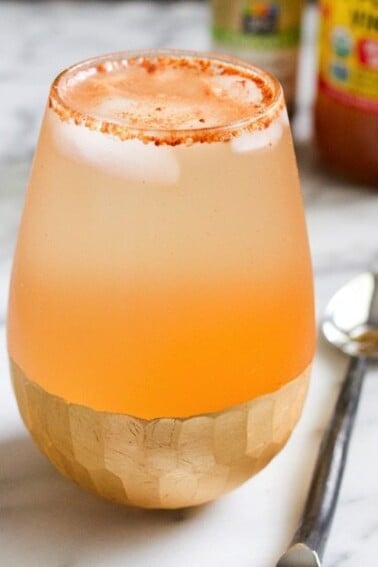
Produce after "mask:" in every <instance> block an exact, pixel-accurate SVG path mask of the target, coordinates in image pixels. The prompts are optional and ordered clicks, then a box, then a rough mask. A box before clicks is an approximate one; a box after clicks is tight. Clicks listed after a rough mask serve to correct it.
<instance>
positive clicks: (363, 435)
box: [0, 0, 378, 567]
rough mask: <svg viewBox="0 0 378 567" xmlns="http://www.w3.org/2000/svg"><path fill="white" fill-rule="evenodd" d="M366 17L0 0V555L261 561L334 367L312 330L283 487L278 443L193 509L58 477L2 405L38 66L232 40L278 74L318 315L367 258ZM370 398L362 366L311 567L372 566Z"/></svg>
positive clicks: (316, 430) (371, 240)
mask: <svg viewBox="0 0 378 567" xmlns="http://www.w3.org/2000/svg"><path fill="white" fill-rule="evenodd" d="M341 4H342V5H343V6H342V7H341V8H340V10H339V9H338V8H337V9H336V6H339V5H341ZM346 4H348V6H349V7H350V8H351V10H350V11H349V12H346V11H345V5H346ZM277 6H278V8H277ZM333 8H334V9H335V12H332V11H331V9H333ZM352 8H353V9H352ZM377 22H378V8H377V3H376V2H374V1H370V0H363V1H360V2H356V1H354V0H350V2H348V3H346V2H344V1H343V0H342V1H341V2H340V0H333V1H332V2H331V1H328V2H327V1H322V2H321V6H320V7H319V5H318V4H317V3H316V2H300V1H296V0H288V1H287V2H283V1H281V2H253V1H250V2H238V1H232V0H227V1H221V0H218V1H217V0H215V1H214V2H212V3H209V2H206V1H195V2H194V1H185V0H181V1H176V2H174V1H170V2H169V1H167V2H145V1H133V2H129V1H104V0H103V1H96V2H91V1H80V0H79V1H73V0H71V1H68V0H60V1H49V2H47V1H36V2H33V1H29V2H26V1H24V2H20V1H17V0H15V1H0V109H1V110H0V112H1V119H0V333H1V334H0V374H1V377H2V384H1V394H0V399H1V400H2V403H1V405H2V413H3V416H2V418H1V430H0V434H1V439H0V459H1V462H2V463H3V466H2V469H1V471H0V482H1V505H2V506H3V508H4V510H6V511H7V514H5V515H2V518H1V520H0V521H1V523H2V530H0V541H1V545H0V564H1V565H7V567H8V566H9V567H11V566H17V567H18V566H28V567H29V566H33V565H43V566H45V565H46V566H53V567H55V566H56V567H58V566H60V567H63V565H64V566H67V567H68V566H70V565H78V566H79V565H80V566H84V565H86V566H89V565H90V566H93V565H96V566H98V565H112V566H113V565H131V566H138V567H147V566H155V565H159V566H160V565H162V566H164V567H165V566H168V567H169V566H170V565H172V566H173V565H180V566H182V565H184V566H189V565H191V566H192V565H194V566H197V565H198V566H202V565H203V566H204V565H212V564H214V565H215V564H216V565H220V566H222V565H224V566H225V565H229V563H230V561H231V560H233V561H234V563H235V564H236V565H238V566H240V567H242V566H244V565H245V566H247V565H249V564H251V565H254V566H255V567H267V566H268V565H271V564H272V557H274V556H277V555H279V552H280V551H282V549H283V548H284V547H285V545H286V544H287V543H288V541H289V540H290V537H291V534H292V532H293V530H294V527H295V524H296V522H297V520H298V518H299V515H300V511H301V507H302V505H303V501H304V498H305V494H306V490H307V486H308V481H309V478H310V473H311V470H312V466H313V462H314V459H315V455H316V451H317V448H318V443H319V439H320V435H321V433H322V430H323V427H324V424H325V422H326V420H327V418H328V416H329V413H330V411H331V409H332V407H333V403H334V399H335V396H336V393H337V388H338V383H339V379H340V378H341V377H342V374H343V370H344V368H345V364H346V361H345V359H344V358H343V357H342V355H339V354H337V353H334V352H333V351H330V349H329V348H328V347H327V346H326V345H324V343H323V342H322V341H321V340H320V341H319V347H318V355H317V360H316V363H315V369H314V379H313V381H312V386H311V391H310V396H309V399H308V402H307V407H306V411H305V415H304V418H303V420H302V421H301V424H300V427H299V428H298V433H296V435H295V436H294V437H295V439H294V440H293V441H290V443H289V446H288V449H287V451H288V452H290V451H292V452H293V451H294V452H293V453H292V454H293V455H294V454H295V455H297V454H301V455H303V456H304V458H303V459H301V462H298V459H295V460H293V462H292V465H288V467H287V469H286V473H285V474H286V475H287V477H286V481H287V483H291V484H290V486H291V487H293V490H288V491H287V493H285V495H282V491H281V492H280V491H279V487H277V486H275V484H274V478H276V477H275V476H274V474H275V473H274V471H275V470H276V471H277V467H279V466H282V458H281V455H280V456H279V457H278V458H277V459H276V460H275V461H274V463H273V464H272V465H271V467H269V468H268V470H267V471H264V472H263V473H262V474H261V475H259V477H258V480H257V481H256V482H255V483H254V485H253V486H252V485H251V487H250V488H249V492H248V496H246V493H245V492H244V493H243V490H244V489H241V491H237V492H236V493H235V494H236V495H234V496H233V497H232V498H231V497H227V498H225V499H224V500H222V502H221V503H216V504H215V505H214V506H212V507H211V508H210V509H208V510H207V511H206V512H204V513H203V514H202V516H201V515H198V514H197V513H192V512H188V513H185V514H184V513H183V514H176V515H175V516H170V517H168V516H166V515H161V514H152V515H151V514H150V515H146V514H145V513H143V512H137V511H129V512H128V513H127V514H126V515H125V513H123V512H120V511H119V510H118V509H115V508H113V507H112V505H110V504H102V503H98V501H97V500H95V499H94V498H93V497H92V496H89V495H86V494H82V493H81V492H79V491H77V489H76V488H75V487H71V485H69V484H67V483H66V481H65V480H64V479H61V478H60V477H59V478H58V476H57V475H56V473H55V472H54V471H52V469H51V468H50V465H48V464H47V463H45V461H44V460H43V459H42V457H40V456H39V454H38V453H37V451H36V449H34V447H33V446H32V445H31V442H30V441H29V439H28V437H27V435H26V433H25V431H24V429H23V426H22V424H21V421H20V418H19V417H18V413H17V410H16V407H15V403H14V400H13V395H12V392H11V387H10V384H9V373H8V368H7V356H6V346H5V319H6V303H7V294H8V283H9V275H10V269H11V261H12V254H13V250H14V244H15V239H16V234H17V227H18V223H19V219H20V213H21V208H22V203H23V199H24V195H25V189H26V184H27V177H28V172H29V168H30V163H31V159H32V156H33V151H34V147H35V144H36V141H37V137H38V129H39V125H40V121H41V117H42V113H43V110H44V105H45V104H46V100H47V95H48V89H49V85H50V83H51V81H52V80H53V78H54V77H55V76H56V75H57V74H58V73H59V72H60V71H61V70H62V69H64V68H65V67H67V66H69V65H70V64H72V63H74V62H76V61H79V60H82V59H85V58H87V57H92V56H94V55H98V54H101V53H107V52H112V51H118V50H125V49H131V50H132V49H137V48H152V47H170V48H186V49H194V50H204V49H206V50H208V49H212V50H218V51H222V52H224V53H234V54H237V55H239V56H241V57H244V58H245V59H248V60H250V61H254V62H256V63H258V64H261V65H263V66H264V67H267V68H269V69H271V70H272V71H273V72H274V73H276V74H278V75H279V76H280V78H281V80H282V82H283V84H284V88H285V91H286V99H287V102H288V103H289V106H290V112H291V117H292V126H293V132H294V139H295V146H296V153H297V158H298V165H299V173H300V177H301V182H302V189H303V197H304V202H305V207H306V215H307V222H308V229H309V236H310V244H311V251H312V258H313V265H314V272H315V290H316V303H317V314H318V316H319V315H320V314H321V312H322V311H323V309H324V307H325V304H326V303H327V301H328V300H329V298H330V297H331V295H332V294H333V293H334V292H335V291H336V289H337V288H338V287H339V286H340V285H342V284H343V283H345V282H346V281H347V280H348V279H349V278H350V277H352V276H354V275H356V274H358V273H359V272H361V271H365V270H367V269H372V268H374V267H376V266H377V265H378V192H377V188H378V173H377V171H378V126H377V116H378V109H377V104H378V102H377V101H378V73H377V69H378V56H377V51H378V50H377V45H378V38H377ZM320 23H321V31H319V25H320ZM318 38H320V39H319V40H318ZM318 53H320V61H318V57H317V54H318ZM318 85H320V89H319V91H318ZM356 85H357V86H356ZM315 109H316V112H315ZM315 116H316V120H315ZM314 124H315V126H314ZM375 373H376V372H375ZM376 378H377V377H376ZM377 397H378V380H375V381H374V380H373V378H371V379H369V380H368V382H367V384H366V387H365V391H364V397H363V400H362V406H361V409H360V414H359V422H358V424H357V430H356V433H355V435H354V437H353V443H352V450H351V455H350V459H349V465H348V470H347V474H346V478H345V481H344V484H343V493H342V496H341V501H340V506H339V509H338V512H337V517H336V520H335V525H334V528H333V531H332V535H331V542H330V544H329V546H328V550H327V556H326V563H325V565H329V566H331V565H333V566H334V567H336V566H342V567H344V566H345V567H356V566H357V565H358V566H361V567H362V566H363V567H375V565H376V560H375V559H374V551H375V552H376V549H377V548H378V527H377V521H376V520H377V518H376V510H377V509H378V492H377V486H376V478H377V476H378V461H377V457H376V451H375V453H374V452H373V446H374V447H376V442H377V437H376V431H377V425H378V424H377V412H376V399H377ZM3 400H4V403H3ZM295 451H296V452H295ZM298 451H299V452H300V453H298ZM288 454H290V453H288ZM367 463H368V465H367ZM274 467H276V469H275V468H274ZM294 487H295V489H294ZM246 502H249V504H248V506H246ZM272 502H273V504H274V505H273V504H272ZM241 508H243V513H242V515H241V516H240V509H241ZM232 518H234V521H233V520H232ZM182 520H185V521H182ZM250 525H253V530H254V531H253V533H255V534H256V537H255V539H254V542H255V543H254V544H253V545H252V548H253V549H251V541H250V532H249V526H250ZM175 541H176V542H178V544H177V545H178V547H177V545H176V544H174V543H172V542H175ZM175 545H176V546H175ZM157 558H160V559H157ZM235 558H236V559H235ZM250 558H254V562H253V561H252V563H249V561H250Z"/></svg>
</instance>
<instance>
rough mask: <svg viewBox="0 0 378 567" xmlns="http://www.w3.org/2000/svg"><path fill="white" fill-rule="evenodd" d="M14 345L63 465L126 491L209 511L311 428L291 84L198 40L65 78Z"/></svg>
mask: <svg viewBox="0 0 378 567" xmlns="http://www.w3.org/2000/svg"><path fill="white" fill-rule="evenodd" d="M8 344H9V354H10V359H11V368H12V376H13V381H14V385H15V391H16V395H17V399H18V404H19V407H20V411H21V414H22V416H23V419H24V421H25V423H26V425H27V427H28V428H29V430H30V431H31V434H32V436H33V437H34V439H35V441H36V442H37V444H38V445H39V447H40V448H41V449H42V451H43V452H44V453H45V454H46V455H47V456H48V457H49V459H50V460H51V461H52V462H53V463H54V464H55V465H56V467H57V468H58V469H59V470H60V471H61V472H62V473H63V474H65V475H67V476H69V477H71V478H73V479H74V480H75V481H77V482H78V483H79V484H81V485H82V486H84V487H86V488H90V489H92V490H94V491H96V492H98V493H100V494H101V495H103V496H105V497H107V498H111V499H114V500H117V501H120V502H123V503H128V504H133V505H138V506H144V507H158V508H177V507H183V506H190V505H193V504H200V503H203V502H206V501H208V500H211V499H213V498H216V497H217V496H219V495H221V494H223V493H224V492H226V491H228V490H230V489H232V488H234V487H235V486H237V485H239V484H240V483H241V482H243V481H244V480H246V479H247V478H249V477H250V476H251V475H253V474H254V473H255V472H257V471H258V470H260V469H261V468H262V467H263V466H264V465H265V464H266V463H267V462H268V461H269V460H270V459H271V458H272V457H273V456H274V455H275V454H276V453H277V451H278V450H279V449H280V448H281V447H282V446H283V445H284V443H285V442H286V440H287V439H288V437H289V435H290V433H291V431H292V429H293V427H294V425H295V423H296V422H297V420H298V418H299V415H300V412H301V409H302V405H303V401H304V397H305V392H306V387H307V381H308V369H309V366H310V363H311V360H312V357H313V351H314V320H313V289H312V273H311V265H310V257H309V250H308V242H307V235H306V228H305V221H304V214H303V208H302V202H301V196H300V188H299V181H298V175H297V169H296V163H295V157H294V151H293V146H292V140H291V134H290V127H289V123H288V120H287V114H286V109H285V104H284V100H283V95H282V89H281V87H280V85H279V83H278V82H277V81H276V80H275V79H274V78H272V77H271V76H270V75H268V74H267V73H265V72H263V71H261V70H259V69H257V68H254V67H252V66H250V65H247V64H246V63H242V62H240V61H238V60H235V59H229V58H227V57H217V56H212V55H206V54H198V53H191V52H172V51H148V52H138V53H119V54H113V55H108V56H104V57H100V58H96V59H92V60H89V61H86V62H84V63H80V64H78V65H75V66H73V67H71V68H70V69H68V70H66V71H64V72H63V73H62V74H61V75H59V77H58V78H57V79H56V80H55V81H54V83H53V85H52V87H51V91H50V96H49V104H48V108H47V110H46V113H45V117H44V120H43V124H42V128H41V134H40V139H39V144H38V147H37V150H36V155H35V159H34V164H33V168H32V173H31V178H30V183H29V187H28V192H27V197H26V202H25V208H24V212H23V216H22V221H21V226H20V231H19V237H18V244H17V249H16V254H15V260H14V267H13V275H12V283H11V292H10V306H9V323H8Z"/></svg>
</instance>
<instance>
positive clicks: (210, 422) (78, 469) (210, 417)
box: [11, 362, 309, 508]
mask: <svg viewBox="0 0 378 567" xmlns="http://www.w3.org/2000/svg"><path fill="white" fill-rule="evenodd" d="M11 370H12V377H13V383H14V388H15V392H16V396H17V401H18V405H19V409H20V412H21V415H22V418H23V420H24V422H25V424H26V426H27V428H28V429H29V431H30V433H31V435H32V437H33V439H34V440H35V442H36V444H37V445H38V447H39V448H40V449H41V451H42V452H43V453H44V454H45V455H46V456H47V457H48V458H49V459H50V461H51V462H52V463H53V464H54V465H55V466H56V468H57V469H58V470H59V471H60V472H61V473H63V474H64V475H65V476H67V477H69V478H71V479H72V480H74V481H75V482H77V483H78V484H79V485H81V486H82V487H84V488H87V489H89V490H92V491H94V492H96V493H98V494H99V495H101V496H103V497H105V498H108V499H111V500H115V501H117V502H119V503H122V504H128V505H133V506H141V507H144V508H183V507H187V506H195V505H198V504H203V503H205V502H208V501H210V500H214V499H215V498H218V497H219V496H221V495H222V494H224V493H226V492H228V491H229V490H232V489H233V488H235V487H237V486H239V485H240V484H242V483H243V482H244V481H246V480H247V479H248V478H249V477H251V476H252V475H254V474H255V473H257V472H258V471H259V470H261V469H262V468H263V467H264V466H265V465H266V464H267V463H268V462H269V461H270V460H271V459H272V457H274V455H276V453H278V451H279V450H280V449H281V448H282V447H283V445H284V444H285V443H286V441H287V440H288V438H289V436H290V433H291V431H292V430H293V428H294V426H295V424H296V422H297V421H298V419H299V416H300V414H301V410H302V407H303V403H304V399H305V395H306V391H307V386H308V378H309V368H307V369H306V370H305V371H304V372H303V373H302V374H301V375H300V376H299V377H297V378H296V379H294V380H292V381H291V382H289V383H288V384H286V385H285V386H283V387H282V388H280V389H279V390H277V391H275V392H273V393H270V394H266V395H264V396H260V397H258V398H256V399H254V400H252V401H250V402H247V403H244V404H241V405H239V406H234V407H232V408H229V409H226V410H224V411H220V412H217V413H210V414H203V415H198V416H194V417H188V418H180V419H178V418H159V419H153V420H145V419H138V418H136V417H131V416H128V415H122V414H114V413H109V412H99V411H94V410H92V409H91V408H89V407H85V406H81V405H77V404H71V403H69V402H67V401H65V400H63V399H62V398H59V397H58V396H54V395H52V394H49V393H48V392H46V391H45V390H43V389H42V388H41V387H40V386H38V385H37V384H36V383H35V382H32V381H30V380H28V379H27V378H26V376H25V375H24V374H23V372H22V371H21V370H20V369H19V368H18V367H17V365H16V364H15V363H13V362H11Z"/></svg>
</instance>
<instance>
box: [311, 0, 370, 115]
mask: <svg viewBox="0 0 378 567" xmlns="http://www.w3.org/2000/svg"><path fill="white" fill-rule="evenodd" d="M320 11H321V24H320V42H319V88H320V89H321V90H323V91H326V92H327V93H328V94H329V95H330V96H332V97H333V98H335V99H337V100H339V101H340V102H341V103H343V104H347V105H350V106H357V107H359V108H364V109H366V110H368V111H373V112H375V111H377V112H378V0H320Z"/></svg>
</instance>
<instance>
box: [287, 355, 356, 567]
mask: <svg viewBox="0 0 378 567" xmlns="http://www.w3.org/2000/svg"><path fill="white" fill-rule="evenodd" d="M365 369H366V358H363V357H358V358H352V359H351V360H350V363H349V366H348V370H347V373H346V376H345V378H344V382H343V384H342V387H341V390H340V394H339V397H338V400H337V402H336V406H335V409H334V413H333V416H332V419H331V421H330V423H329V425H328V427H327V430H326V432H325V434H324V437H323V440H322V442H321V445H320V450H319V454H318V459H317V461H316V465H315V470H314V473H313V476H312V481H311V486H310V491H309V494H308V497H307V501H306V505H305V509H304V513H303V517H302V520H301V524H300V526H299V528H298V530H297V532H296V534H295V536H294V538H293V541H292V545H294V544H297V543H303V544H305V545H306V546H308V547H309V548H310V549H312V550H313V551H315V552H316V554H317V556H318V557H319V559H321V558H322V557H323V552H324V547H325V544H326V542H327V538H328V534H329V531H330V528H331V524H332V519H333V515H334V512H335V508H336V503H337V497H338V495H339V491H340V485H341V480H342V477H343V472H344V468H345V462H346V457H347V452H348V446H349V440H350V437H351V433H352V429H353V424H354V421H355V417H356V413H357V407H358V401H359V398H360V393H361V387H362V382H363V378H364V374H365Z"/></svg>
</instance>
